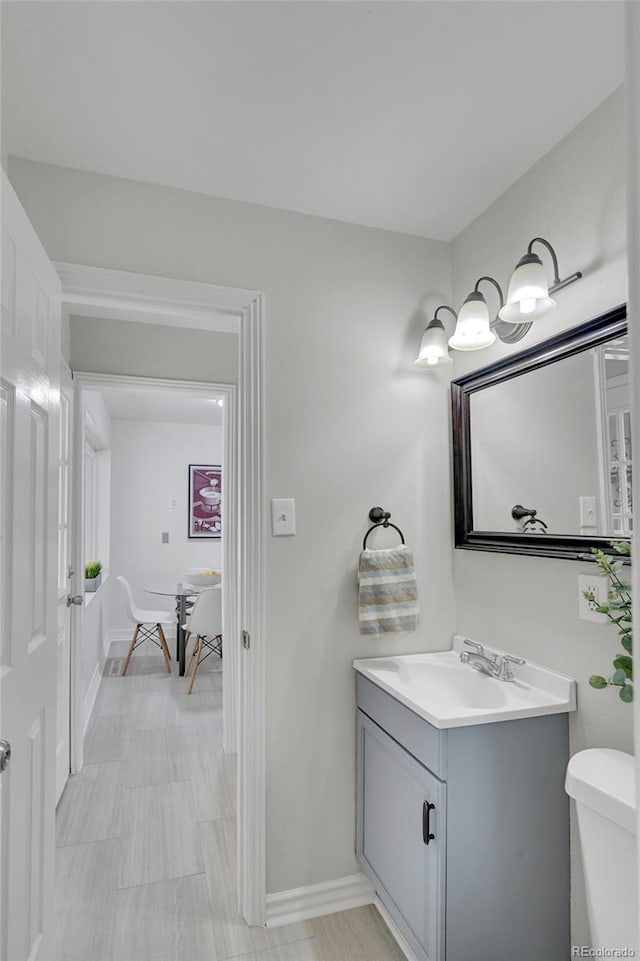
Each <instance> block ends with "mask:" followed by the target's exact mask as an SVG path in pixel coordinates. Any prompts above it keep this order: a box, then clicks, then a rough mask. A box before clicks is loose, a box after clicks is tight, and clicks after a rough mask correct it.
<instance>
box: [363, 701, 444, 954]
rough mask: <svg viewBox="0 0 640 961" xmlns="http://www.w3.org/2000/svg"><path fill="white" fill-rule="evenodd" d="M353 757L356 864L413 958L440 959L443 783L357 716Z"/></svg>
mask: <svg viewBox="0 0 640 961" xmlns="http://www.w3.org/2000/svg"><path fill="white" fill-rule="evenodd" d="M358 754H359V757H358V832H357V848H358V857H359V859H360V863H361V864H362V866H363V868H364V870H365V871H366V873H367V874H368V875H369V877H370V878H371V879H372V881H373V883H374V884H375V886H376V890H377V893H378V896H379V897H380V899H381V901H382V902H383V904H384V905H385V907H386V908H387V910H388V911H389V912H390V914H391V915H392V917H393V919H394V920H395V921H396V923H397V924H398V926H399V928H400V929H401V931H402V933H403V934H404V936H405V937H406V939H407V941H408V942H409V944H410V945H411V947H412V948H413V950H414V951H415V952H416V954H417V955H418V957H420V958H423V959H425V961H441V959H442V958H443V956H444V953H443V952H444V940H443V938H444V895H445V806H446V785H445V784H444V783H443V782H442V781H440V780H439V779H438V778H437V777H435V776H434V775H433V774H432V773H431V772H430V771H428V770H427V769H426V768H425V767H423V766H422V765H421V764H420V763H419V762H418V761H416V759H415V758H414V757H412V755H410V754H408V753H407V751H405V750H404V748H402V747H400V745H399V744H397V743H396V741H394V740H392V738H390V737H389V735H388V734H385V732H384V731H383V730H382V729H381V728H379V727H378V725H377V724H374V722H373V721H371V720H370V718H368V717H367V716H366V714H363V713H362V712H361V711H358ZM427 805H429V808H427ZM431 805H433V806H432V807H431ZM429 835H433V837H429ZM427 842H428V843H427Z"/></svg>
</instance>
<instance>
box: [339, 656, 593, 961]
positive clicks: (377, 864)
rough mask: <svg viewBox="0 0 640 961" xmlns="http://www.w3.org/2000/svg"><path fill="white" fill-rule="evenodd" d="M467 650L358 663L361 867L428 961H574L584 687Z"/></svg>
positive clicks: (417, 952)
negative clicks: (488, 671) (578, 709)
mask: <svg viewBox="0 0 640 961" xmlns="http://www.w3.org/2000/svg"><path fill="white" fill-rule="evenodd" d="M462 642H463V639H462V638H456V639H455V641H454V650H453V651H449V652H443V653H438V654H418V655H407V656H404V657H391V658H371V659H367V660H359V661H355V662H354V667H355V669H356V671H357V705H358V710H357V734H358V740H357V759H358V787H357V856H358V860H359V862H360V864H361V866H362V868H363V870H364V871H365V873H366V874H367V875H368V876H369V878H370V879H371V881H372V882H373V884H374V886H375V888H376V892H377V895H378V897H379V898H380V900H381V901H382V903H383V904H384V906H385V907H386V909H387V911H388V912H389V914H390V915H391V917H392V919H393V920H394V922H395V923H396V925H397V927H398V929H399V930H400V932H401V933H402V934H403V936H404V937H405V939H406V941H407V942H408V944H409V946H410V947H411V949H412V951H413V952H414V953H415V955H416V957H417V958H419V959H420V961H514V959H517V961H543V959H544V961H566V959H567V958H568V957H569V955H570V918H569V804H568V798H567V796H566V794H565V792H564V789H563V784H564V776H565V771H566V767H567V762H568V758H569V734H568V716H567V715H568V712H569V711H572V710H575V682H573V681H571V679H569V678H565V677H562V676H561V675H557V674H554V673H553V672H547V671H545V670H544V669H542V668H538V667H536V666H534V665H530V664H527V665H523V666H522V667H518V669H517V673H516V672H515V671H514V674H516V676H515V679H514V680H512V681H502V680H498V679H497V678H494V677H488V676H486V675H481V674H478V673H477V672H476V671H474V670H472V669H471V667H469V665H466V664H461V662H460V657H459V653H460V649H461V646H462Z"/></svg>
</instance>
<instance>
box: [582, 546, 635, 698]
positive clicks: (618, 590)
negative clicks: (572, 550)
mask: <svg viewBox="0 0 640 961" xmlns="http://www.w3.org/2000/svg"><path fill="white" fill-rule="evenodd" d="M611 546H612V547H613V549H614V550H615V551H617V552H618V554H622V555H624V556H626V557H630V556H631V544H630V543H629V542H628V541H611ZM591 553H592V554H594V555H595V558H596V563H597V565H598V567H599V568H600V570H601V571H602V573H603V574H604V575H606V577H608V578H609V592H608V598H607V603H606V604H598V605H597V606H596V608H595V610H596V611H597V612H598V613H599V614H605V615H606V617H608V618H609V620H610V621H611V623H612V624H615V626H616V627H617V628H618V634H619V636H620V643H621V645H622V647H623V651H624V653H622V654H617V655H616V657H614V659H613V669H614V670H613V674H612V675H611V677H610V678H609V679H607V678H606V677H603V676H602V674H592V675H591V677H590V678H589V684H590V685H591V687H595V688H598V689H601V688H604V687H617V688H618V694H619V695H620V698H621V700H623V701H625V702H627V703H629V702H630V701H633V630H632V622H631V585H630V584H627V583H626V582H625V581H623V580H622V577H621V576H620V575H621V573H622V570H623V568H624V562H623V561H622V560H614V559H613V558H612V557H610V556H609V555H608V554H605V553H604V551H601V550H599V549H598V548H597V547H592V548H591ZM584 596H585V598H586V600H588V601H594V600H595V598H594V596H593V594H591V593H590V592H589V591H585V594H584Z"/></svg>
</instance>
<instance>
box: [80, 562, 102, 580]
mask: <svg viewBox="0 0 640 961" xmlns="http://www.w3.org/2000/svg"><path fill="white" fill-rule="evenodd" d="M101 570H102V561H87V563H86V564H85V565H84V576H85V577H86V579H87V580H88V581H93V580H95V578H96V577H97V576H98V574H99V573H100V571H101Z"/></svg>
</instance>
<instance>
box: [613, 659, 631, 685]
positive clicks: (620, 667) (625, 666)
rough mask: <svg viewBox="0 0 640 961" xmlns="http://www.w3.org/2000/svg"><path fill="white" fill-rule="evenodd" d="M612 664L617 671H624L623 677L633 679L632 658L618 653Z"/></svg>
mask: <svg viewBox="0 0 640 961" xmlns="http://www.w3.org/2000/svg"><path fill="white" fill-rule="evenodd" d="M613 666H614V667H615V668H616V673H617V672H618V671H624V674H625V677H628V678H631V679H633V659H632V658H630V657H626V656H625V655H624V654H620V655H619V656H618V657H616V658H615V659H614V662H613Z"/></svg>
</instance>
